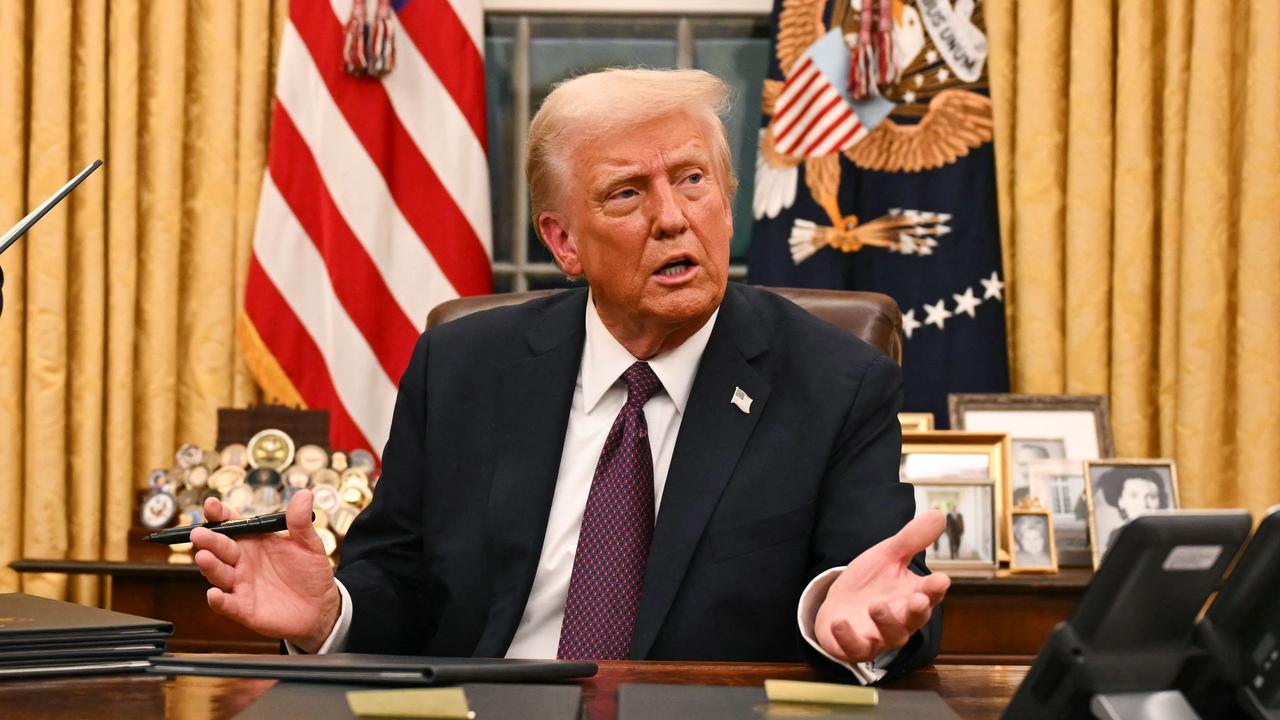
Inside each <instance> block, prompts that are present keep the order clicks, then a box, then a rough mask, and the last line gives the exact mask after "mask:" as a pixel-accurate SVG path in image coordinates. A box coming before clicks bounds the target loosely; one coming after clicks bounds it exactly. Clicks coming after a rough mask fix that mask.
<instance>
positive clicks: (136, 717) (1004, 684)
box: [0, 662, 1027, 720]
mask: <svg viewBox="0 0 1280 720" xmlns="http://www.w3.org/2000/svg"><path fill="white" fill-rule="evenodd" d="M1026 671H1027V668H1025V667H1020V666H998V665H995V666H992V665H984V666H976V665H940V666H936V667H932V668H928V669H925V670H920V671H918V672H915V673H913V674H912V675H910V676H908V677H906V678H904V679H902V680H898V681H896V682H893V683H890V684H888V685H887V686H886V687H890V688H903V689H920V690H934V691H936V692H938V693H939V694H940V695H942V697H943V698H944V699H945V700H946V701H947V703H948V704H949V705H951V707H952V708H953V709H954V710H955V711H956V712H957V713H958V714H959V715H960V716H961V717H962V718H965V720H986V719H988V718H998V717H999V716H1000V712H1001V710H1002V709H1003V708H1004V706H1005V704H1007V703H1008V701H1009V698H1011V697H1012V696H1013V692H1014V690H1016V689H1017V687H1018V683H1019V682H1021V680H1022V676H1023V675H1024V674H1026ZM766 678H790V679H797V680H812V679H817V678H816V676H815V675H814V673H813V671H812V670H810V669H809V668H808V667H807V666H804V665H761V664H748V663H663V662H606V663H601V664H600V673H599V674H598V675H596V676H595V677H594V678H591V679H590V680H586V681H583V690H584V693H585V697H584V701H585V704H586V710H587V712H586V718H587V720H613V718H614V717H615V716H616V714H617V697H618V696H617V687H618V685H620V684H622V683H629V682H658V683H677V684H686V685H694V684H696V685H761V684H763V683H764V680H765V679H766ZM273 684H274V681H272V680H230V679H224V678H207V677H180V678H176V679H165V678H161V677H156V676H149V675H123V676H115V677H99V678H66V679H61V680H59V679H48V680H40V681H29V682H24V681H5V682H0V708H4V709H5V715H6V716H9V717H33V718H84V717H103V718H108V717H127V718H130V720H150V719H151V718H165V717H169V718H188V717H199V718H211V719H212V720H221V719H222V718H231V717H234V716H235V715H236V714H237V713H239V712H240V711H242V710H243V709H244V708H246V707H248V706H249V704H250V703H252V702H253V701H254V700H256V699H257V698H258V697H259V696H261V695H262V694H263V693H264V692H266V691H267V689H268V688H270V687H271V686H272V685H273Z"/></svg>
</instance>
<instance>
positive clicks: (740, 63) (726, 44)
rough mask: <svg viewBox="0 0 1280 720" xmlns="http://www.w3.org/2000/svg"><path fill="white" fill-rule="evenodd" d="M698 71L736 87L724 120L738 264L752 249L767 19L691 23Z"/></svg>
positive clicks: (704, 20)
mask: <svg viewBox="0 0 1280 720" xmlns="http://www.w3.org/2000/svg"><path fill="white" fill-rule="evenodd" d="M693 36H694V38H695V40H694V45H693V48H694V50H693V57H694V66H695V67H699V68H702V69H703V70H706V71H707V72H709V73H711V74H713V75H715V76H717V77H719V78H720V79H722V80H724V81H725V82H727V83H729V85H730V86H732V87H733V90H734V92H733V109H732V112H731V113H730V115H729V117H728V118H726V119H725V127H726V128H727V129H728V131H729V147H730V150H731V151H732V152H733V167H734V172H736V173H737V175H738V194H737V195H736V196H734V199H733V230H734V232H733V250H732V259H733V260H734V261H743V262H745V261H746V257H747V248H748V247H749V246H750V244H751V227H752V224H753V221H752V218H751V197H752V195H753V194H754V189H755V173H756V170H755V168H756V144H757V139H758V137H759V132H760V116H761V111H760V96H761V92H762V91H761V87H762V83H763V82H764V74H765V72H766V71H767V70H768V67H769V21H768V18H716V19H701V20H696V21H694V23H693Z"/></svg>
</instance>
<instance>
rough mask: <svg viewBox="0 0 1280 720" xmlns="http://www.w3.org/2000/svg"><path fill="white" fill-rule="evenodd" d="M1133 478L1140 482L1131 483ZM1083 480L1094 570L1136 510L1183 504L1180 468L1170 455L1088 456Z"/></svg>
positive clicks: (1164, 508)
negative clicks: (1097, 457)
mask: <svg viewBox="0 0 1280 720" xmlns="http://www.w3.org/2000/svg"><path fill="white" fill-rule="evenodd" d="M1126 469H1128V470H1130V471H1132V472H1131V473H1128V475H1129V476H1128V477H1125V475H1126V473H1124V472H1123V471H1124V470H1126ZM1162 470H1163V471H1165V472H1161V471H1162ZM1117 471H1118V472H1117ZM1133 480H1139V481H1141V482H1138V483H1136V484H1135V485H1133V486H1130V481H1133ZM1084 482H1085V488H1086V490H1087V492H1086V493H1085V496H1086V497H1087V498H1088V502H1089V534H1090V536H1091V537H1092V539H1093V542H1092V543H1091V544H1092V546H1093V569H1094V570H1097V569H1098V566H1099V565H1100V564H1102V558H1103V556H1104V555H1106V553H1107V550H1108V549H1109V548H1110V546H1111V542H1112V540H1113V539H1114V537H1115V535H1116V533H1117V532H1118V531H1119V529H1120V528H1121V527H1122V526H1124V524H1125V523H1127V522H1128V521H1129V520H1131V519H1132V518H1133V517H1134V516H1135V515H1136V514H1141V513H1143V512H1154V511H1159V510H1177V509H1178V508H1179V507H1181V504H1182V503H1181V500H1179V498H1178V468H1177V465H1176V464H1175V463H1174V462H1173V460H1171V459H1169V458H1102V459H1100V460H1087V461H1085V464H1084ZM1131 487H1132V489H1133V491H1132V492H1130V488H1131ZM1100 516H1105V517H1100Z"/></svg>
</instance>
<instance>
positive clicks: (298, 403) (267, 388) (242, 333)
mask: <svg viewBox="0 0 1280 720" xmlns="http://www.w3.org/2000/svg"><path fill="white" fill-rule="evenodd" d="M236 324H237V328H236V329H237V335H238V336H239V339H240V352H241V353H242V354H243V355H244V364H245V365H246V366H247V367H248V368H249V372H250V373H251V374H252V375H253V379H254V380H255V381H257V383H258V387H260V388H262V393H263V395H265V396H266V400H267V401H268V402H271V403H276V404H280V405H289V406H292V407H298V408H305V407H306V406H307V403H306V402H305V401H303V399H302V394H301V393H299V392H298V389H297V388H296V387H294V385H293V382H292V381H291V380H289V376H288V375H286V374H285V372H284V368H282V367H280V363H279V362H277V361H276V357H275V355H273V354H272V353H271V351H270V350H269V349H267V344H266V343H264V342H263V341H262V336H261V335H259V334H258V328H256V327H254V325H253V321H252V320H250V319H249V315H248V314H247V313H245V312H244V311H241V312H240V317H239V319H238V322H237V323H236Z"/></svg>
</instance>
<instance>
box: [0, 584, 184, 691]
mask: <svg viewBox="0 0 1280 720" xmlns="http://www.w3.org/2000/svg"><path fill="white" fill-rule="evenodd" d="M172 634H173V625H172V624H170V623H167V622H161V621H159V620H152V619H151V618H144V617H138V616H137V615H128V614H126V613H120V612H113V611H111V610H102V609H100V608H93V607H85V606H84V605H77V604H75V603H69V602H62V601H60V600H49V599H47V598H42V597H36V596H34V595H26V594H23V593H7V594H0V678H8V677H31V676H39V675H101V674H105V673H118V672H141V671H143V670H145V669H146V668H147V666H148V665H149V664H150V662H149V660H148V658H150V657H152V656H154V655H159V654H161V653H163V652H164V648H165V641H166V640H167V639H168V638H169V636H170V635H172Z"/></svg>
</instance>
